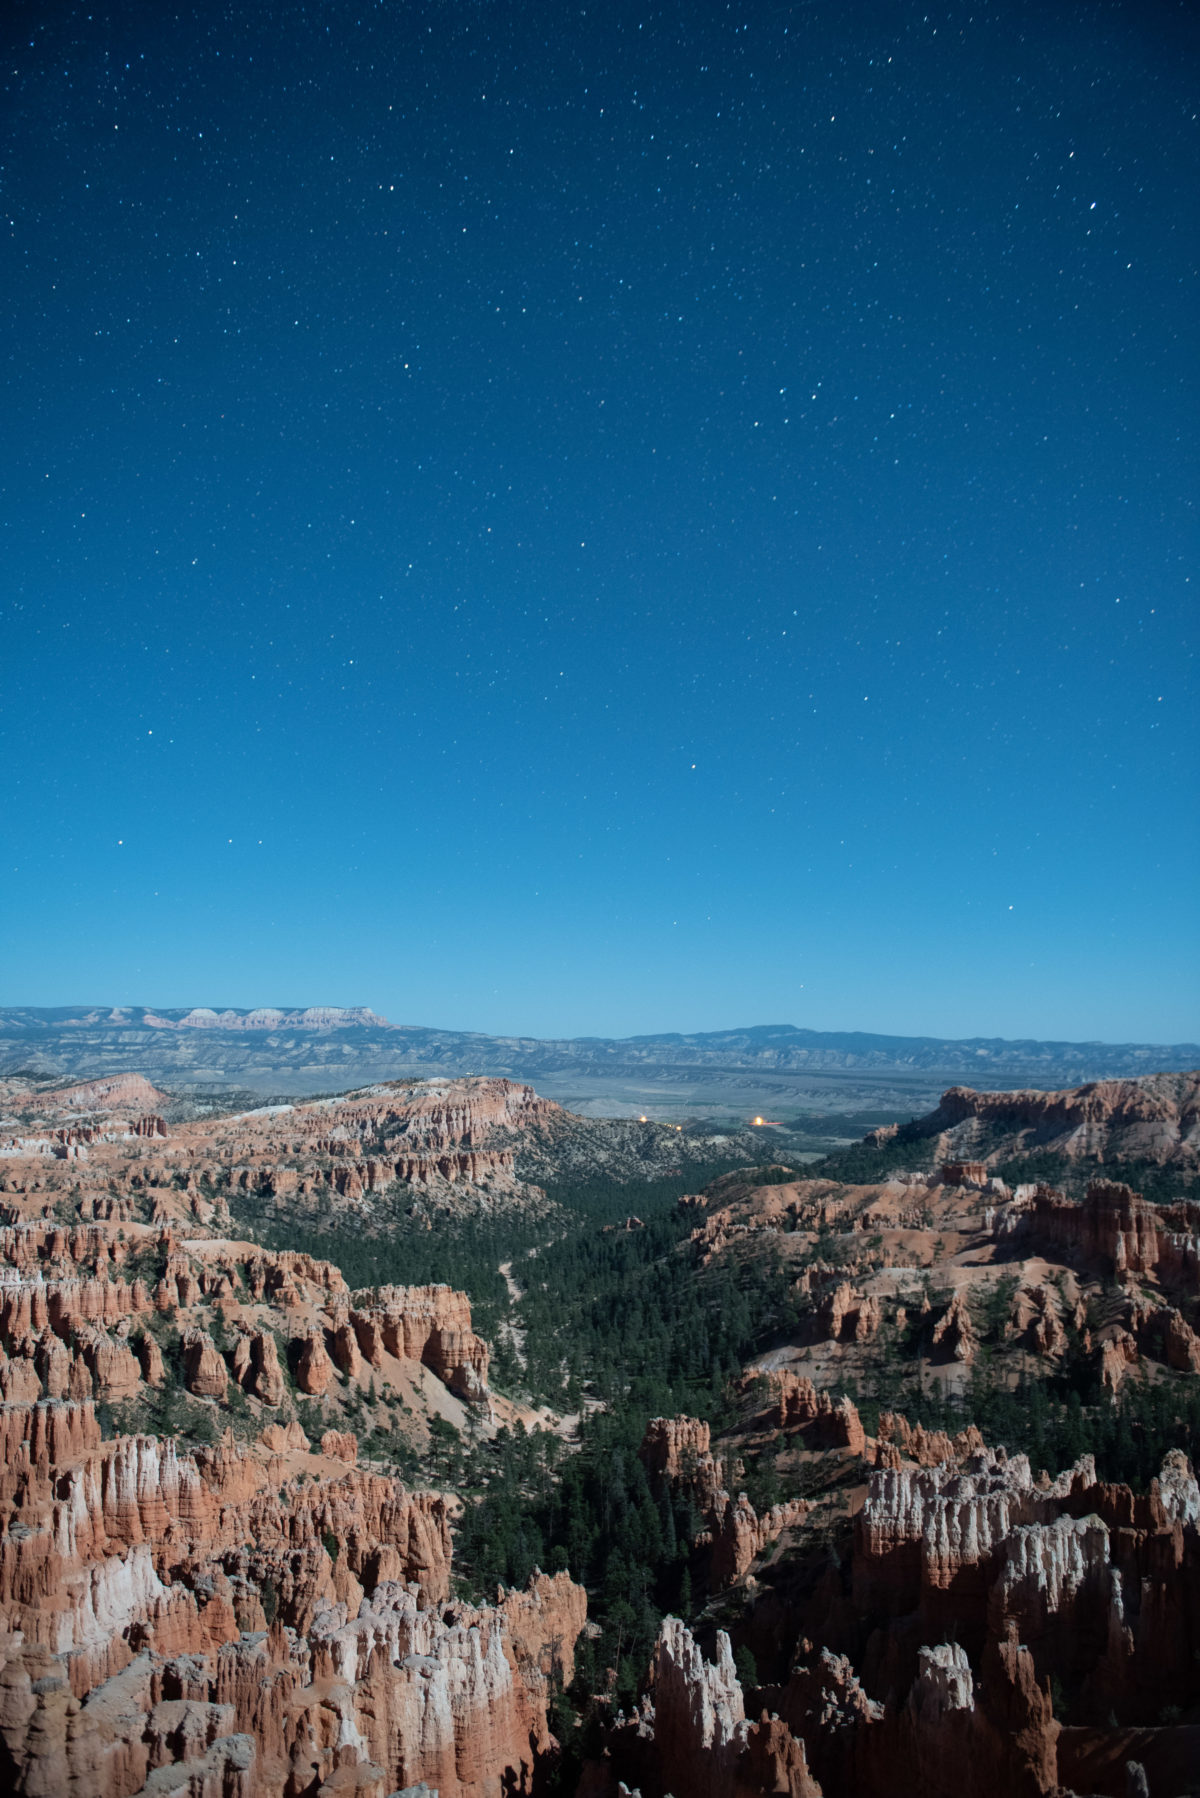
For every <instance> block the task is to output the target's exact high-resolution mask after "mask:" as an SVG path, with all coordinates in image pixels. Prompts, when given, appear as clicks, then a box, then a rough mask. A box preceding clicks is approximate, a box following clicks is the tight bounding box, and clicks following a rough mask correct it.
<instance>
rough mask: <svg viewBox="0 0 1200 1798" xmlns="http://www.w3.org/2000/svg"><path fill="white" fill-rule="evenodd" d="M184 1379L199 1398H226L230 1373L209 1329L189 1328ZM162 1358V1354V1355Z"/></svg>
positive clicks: (185, 1347)
mask: <svg viewBox="0 0 1200 1798" xmlns="http://www.w3.org/2000/svg"><path fill="white" fill-rule="evenodd" d="M183 1357H184V1381H185V1384H186V1385H187V1389H188V1391H189V1392H194V1393H195V1394H196V1396H197V1398H224V1397H225V1392H226V1388H227V1387H228V1385H229V1375H228V1372H227V1370H226V1367H225V1363H224V1361H223V1360H222V1359H221V1357H220V1355H219V1354H218V1353H217V1345H216V1343H215V1342H214V1341H213V1339H212V1337H211V1336H210V1335H209V1334H208V1331H207V1330H189V1331H188V1332H187V1334H186V1335H185V1336H184V1338H183ZM160 1359H161V1356H160Z"/></svg>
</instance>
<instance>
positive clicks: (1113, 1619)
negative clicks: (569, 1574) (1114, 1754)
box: [609, 1418, 1200, 1798]
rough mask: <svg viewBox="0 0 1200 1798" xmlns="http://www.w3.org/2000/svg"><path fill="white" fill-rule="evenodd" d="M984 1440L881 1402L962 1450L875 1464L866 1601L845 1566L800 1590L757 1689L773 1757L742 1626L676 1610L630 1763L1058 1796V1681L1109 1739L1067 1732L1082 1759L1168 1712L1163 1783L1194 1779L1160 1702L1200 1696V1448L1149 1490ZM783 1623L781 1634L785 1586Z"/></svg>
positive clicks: (852, 1788)
mask: <svg viewBox="0 0 1200 1798" xmlns="http://www.w3.org/2000/svg"><path fill="white" fill-rule="evenodd" d="M976 1441H977V1433H976V1432H972V1433H971V1434H970V1435H968V1436H967V1437H965V1438H960V1439H958V1440H957V1441H956V1442H954V1443H950V1442H948V1441H946V1440H945V1439H944V1438H943V1439H942V1440H940V1441H939V1440H938V1439H937V1438H935V1437H931V1436H928V1435H926V1434H925V1433H924V1432H917V1431H914V1430H912V1429H911V1428H910V1426H908V1424H907V1423H906V1422H905V1420H903V1419H897V1418H885V1419H884V1420H882V1421H881V1426H880V1446H881V1447H883V1448H886V1449H887V1450H888V1451H889V1453H890V1454H891V1455H893V1456H894V1455H896V1454H897V1451H898V1450H899V1448H900V1446H901V1445H903V1447H904V1449H905V1450H906V1451H911V1453H909V1454H906V1457H905V1458H906V1460H910V1461H911V1460H912V1459H918V1458H919V1459H921V1460H925V1461H927V1460H928V1458H929V1456H931V1455H932V1454H936V1453H937V1452H939V1451H940V1450H943V1449H945V1450H948V1451H950V1454H949V1455H948V1457H947V1458H946V1459H944V1460H942V1461H941V1462H940V1463H939V1464H937V1465H932V1466H930V1465H924V1466H918V1467H912V1466H911V1465H909V1466H907V1467H900V1466H898V1465H896V1464H895V1462H894V1461H893V1462H892V1464H890V1465H887V1466H883V1467H881V1468H880V1469H879V1470H878V1471H876V1472H875V1473H873V1474H872V1475H871V1476H870V1483H869V1489H868V1493H867V1499H866V1503H865V1505H864V1507H863V1509H862V1511H861V1513H860V1515H859V1517H858V1519H857V1522H856V1526H855V1534H854V1547H853V1551H852V1557H851V1563H850V1566H849V1569H848V1573H849V1576H850V1581H851V1587H852V1592H853V1605H852V1608H848V1607H847V1606H846V1603H845V1599H844V1597H843V1588H842V1581H841V1579H833V1580H832V1581H830V1580H827V1581H825V1582H823V1583H822V1582H817V1583H816V1584H815V1585H812V1586H811V1588H808V1589H806V1588H803V1587H802V1588H801V1589H799V1590H798V1592H797V1595H796V1598H795V1600H794V1601H793V1602H794V1603H795V1604H796V1605H798V1607H799V1609H798V1611H797V1613H796V1614H795V1620H794V1622H793V1624H792V1628H793V1630H796V1631H798V1632H799V1634H800V1639H799V1640H798V1641H797V1642H796V1645H795V1648H794V1649H793V1650H790V1651H789V1652H788V1657H787V1665H788V1672H787V1676H786V1678H785V1679H784V1682H783V1683H782V1684H779V1685H775V1686H771V1685H765V1686H764V1685H760V1687H759V1689H758V1690H757V1691H756V1693H755V1694H754V1702H755V1705H756V1706H757V1705H759V1704H762V1705H765V1707H766V1708H765V1709H764V1712H763V1716H764V1724H763V1726H761V1727H764V1728H765V1727H767V1726H768V1722H769V1727H770V1731H771V1736H770V1743H771V1748H772V1753H773V1756H774V1758H771V1759H770V1760H769V1764H767V1763H766V1761H764V1762H763V1763H762V1764H758V1763H756V1762H755V1760H754V1758H753V1757H752V1756H751V1755H749V1754H748V1752H747V1750H748V1747H749V1737H750V1734H751V1730H750V1729H748V1728H747V1725H746V1721H745V1715H746V1708H747V1707H746V1694H745V1693H744V1692H743V1691H742V1689H741V1687H740V1684H739V1682H738V1679H737V1675H736V1671H735V1666H734V1661H733V1656H732V1652H731V1648H730V1644H729V1642H728V1639H727V1638H725V1637H723V1636H721V1635H718V1637H717V1654H716V1660H715V1662H712V1663H710V1662H708V1661H707V1660H706V1659H705V1658H704V1656H703V1655H702V1654H701V1653H700V1651H699V1649H698V1647H697V1645H696V1643H695V1641H694V1639H693V1638H692V1637H691V1635H690V1633H689V1632H688V1631H686V1630H685V1629H684V1627H683V1626H682V1625H681V1624H679V1623H677V1622H676V1621H675V1620H674V1619H668V1620H667V1621H666V1622H665V1623H664V1625H663V1628H662V1632H661V1634H660V1638H659V1643H658V1648H657V1650H656V1654H655V1664H654V1687H653V1704H652V1705H650V1704H646V1705H644V1706H643V1707H641V1708H640V1710H639V1711H638V1712H637V1713H636V1714H635V1716H634V1717H633V1719H632V1720H627V1721H623V1722H620V1723H619V1724H618V1727H617V1728H616V1729H615V1730H614V1731H612V1732H611V1734H610V1737H609V1746H610V1753H611V1755H612V1757H613V1764H614V1768H615V1769H616V1770H617V1771H620V1772H621V1774H622V1776H623V1777H626V1778H628V1779H632V1778H634V1777H638V1776H640V1778H642V1779H643V1780H645V1781H646V1783H647V1784H650V1785H652V1786H653V1789H655V1790H667V1789H670V1790H674V1791H676V1792H679V1791H686V1792H689V1793H691V1792H696V1793H701V1794H705V1793H712V1794H717V1793H720V1794H725V1793H736V1794H743V1795H746V1798H749V1795H750V1794H765V1793H768V1792H773V1793H778V1792H786V1791H790V1790H793V1789H798V1790H802V1791H808V1790H811V1789H812V1788H811V1786H808V1785H804V1784H800V1785H798V1786H795V1787H794V1786H792V1785H789V1784H788V1783H787V1781H788V1779H789V1778H792V1777H797V1778H799V1779H802V1780H812V1779H816V1780H819V1781H820V1782H821V1786H822V1788H823V1789H824V1790H825V1791H826V1792H830V1793H835V1792H854V1793H855V1794H857V1795H859V1798H893V1795H899V1798H925V1795H926V1794H932V1795H933V1798H960V1795H962V1798H994V1795H995V1794H1011V1795H1012V1798H1018V1795H1020V1798H1035V1795H1040V1798H1051V1794H1056V1793H1058V1792H1059V1791H1060V1789H1061V1787H1060V1781H1061V1779H1062V1776H1063V1772H1064V1766H1063V1761H1062V1759H1061V1757H1060V1740H1061V1739H1063V1738H1062V1736H1061V1719H1059V1718H1056V1717H1055V1715H1054V1710H1053V1705H1052V1701H1051V1697H1050V1692H1051V1690H1052V1689H1062V1690H1065V1691H1068V1692H1070V1693H1073V1694H1075V1695H1076V1696H1075V1697H1074V1698H1073V1699H1072V1702H1073V1703H1075V1704H1076V1705H1080V1706H1085V1707H1088V1708H1087V1709H1085V1711H1084V1713H1083V1717H1085V1718H1086V1717H1088V1716H1090V1717H1091V1719H1092V1723H1091V1728H1092V1736H1091V1738H1090V1741H1091V1744H1092V1746H1091V1747H1090V1748H1089V1747H1088V1746H1087V1745H1086V1743H1085V1741H1084V1740H1083V1735H1084V1732H1083V1731H1082V1730H1079V1729H1078V1728H1077V1729H1076V1730H1075V1731H1068V1732H1067V1734H1068V1735H1070V1736H1071V1737H1072V1742H1071V1750H1070V1754H1071V1761H1070V1763H1069V1764H1073V1765H1083V1764H1085V1762H1086V1764H1088V1765H1089V1766H1091V1767H1092V1768H1093V1769H1095V1768H1096V1766H1097V1765H1098V1759H1099V1757H1098V1755H1097V1753H1096V1746H1097V1745H1098V1744H1099V1742H1100V1741H1102V1740H1107V1741H1108V1742H1109V1743H1110V1744H1111V1743H1112V1742H1114V1741H1115V1742H1118V1743H1119V1742H1121V1741H1133V1740H1134V1739H1135V1735H1134V1732H1135V1730H1136V1729H1138V1728H1139V1727H1141V1728H1143V1729H1144V1727H1145V1726H1146V1725H1149V1724H1151V1723H1158V1724H1159V1727H1158V1729H1157V1730H1156V1731H1154V1732H1152V1733H1153V1734H1154V1735H1155V1748H1154V1756H1155V1759H1154V1764H1155V1766H1156V1767H1157V1768H1160V1769H1162V1770H1163V1774H1164V1776H1163V1778H1162V1780H1161V1781H1160V1784H1159V1785H1158V1786H1157V1787H1156V1788H1155V1789H1156V1790H1159V1791H1161V1792H1162V1793H1163V1795H1164V1798H1167V1795H1168V1794H1181V1793H1183V1792H1185V1791H1186V1790H1188V1789H1189V1788H1188V1785H1187V1783H1186V1780H1187V1775H1186V1773H1185V1772H1184V1769H1185V1768H1186V1767H1187V1765H1188V1761H1189V1750H1188V1748H1187V1746H1186V1743H1187V1742H1188V1741H1189V1740H1190V1739H1191V1737H1192V1735H1193V1734H1194V1731H1191V1730H1189V1727H1188V1725H1187V1724H1185V1723H1184V1724H1178V1725H1165V1726H1164V1725H1163V1724H1162V1722H1161V1721H1160V1719H1161V1717H1162V1716H1163V1715H1164V1713H1163V1709H1162V1707H1163V1706H1164V1704H1165V1705H1166V1706H1168V1707H1172V1706H1174V1707H1175V1712H1174V1713H1171V1712H1170V1709H1169V1708H1168V1712H1167V1713H1165V1714H1168V1715H1169V1714H1178V1712H1179V1711H1180V1710H1183V1711H1186V1707H1187V1706H1188V1705H1189V1704H1191V1703H1194V1702H1195V1698H1196V1673H1195V1662H1194V1659H1193V1655H1192V1648H1191V1643H1192V1632H1193V1631H1194V1627H1195V1625H1194V1619H1195V1617H1196V1615H1197V1609H1196V1606H1197V1601H1198V1600H1200V1533H1198V1529H1197V1526H1198V1524H1200V1487H1197V1484H1196V1480H1195V1476H1194V1474H1193V1472H1192V1469H1191V1467H1190V1465H1189V1464H1188V1463H1187V1462H1186V1460H1185V1459H1184V1457H1183V1456H1182V1455H1179V1454H1178V1453H1173V1454H1171V1455H1168V1457H1167V1459H1166V1461H1165V1462H1164V1465H1163V1469H1162V1472H1161V1474H1160V1476H1159V1478H1158V1480H1157V1481H1156V1482H1155V1483H1154V1486H1153V1488H1152V1491H1151V1493H1150V1494H1149V1495H1148V1496H1147V1497H1145V1498H1136V1497H1135V1496H1134V1495H1133V1494H1132V1493H1131V1492H1130V1491H1129V1490H1128V1488H1126V1487H1110V1486H1101V1485H1098V1484H1097V1483H1096V1481H1095V1477H1094V1474H1093V1472H1092V1469H1091V1466H1090V1463H1089V1462H1088V1461H1086V1460H1085V1461H1084V1462H1081V1463H1080V1464H1079V1465H1078V1466H1077V1467H1076V1468H1074V1469H1072V1470H1070V1471H1069V1472H1068V1473H1067V1474H1065V1475H1063V1476H1062V1477H1061V1478H1060V1479H1058V1480H1055V1481H1053V1482H1050V1481H1047V1480H1045V1479H1042V1480H1034V1479H1033V1477H1032V1475H1031V1473H1030V1470H1029V1465H1028V1462H1027V1461H1026V1460H1025V1459H1024V1457H1022V1456H1015V1457H1012V1458H1006V1457H1004V1456H1003V1455H997V1454H992V1453H990V1452H988V1451H985V1450H981V1449H977V1448H976ZM754 1627H755V1626H754V1621H753V1615H751V1621H750V1624H749V1628H750V1631H751V1635H753V1631H754ZM766 1627H767V1629H768V1640H770V1641H773V1640H775V1639H776V1638H777V1637H778V1636H779V1633H780V1631H781V1628H782V1627H783V1624H782V1616H781V1612H780V1605H779V1600H778V1598H772V1599H771V1600H770V1602H769V1605H768V1610H767V1620H766ZM822 1637H824V1638H825V1645H823V1646H820V1647H819V1648H814V1647H813V1642H814V1641H817V1642H820V1641H821V1638H822ZM760 1678H761V1676H760ZM1053 1682H1058V1685H1057V1687H1056V1686H1055V1685H1054V1683H1053ZM768 1713H773V1715H770V1716H769V1717H768ZM1082 1720H1083V1719H1082V1718H1081V1719H1080V1721H1082ZM1105 1731H1107V1736H1105V1734H1104V1732H1105ZM1122 1732H1123V1733H1122ZM1168 1738H1170V1739H1171V1740H1168ZM1139 1739H1144V1738H1139ZM1172 1740H1173V1741H1174V1744H1175V1745H1174V1747H1172V1746H1171V1741H1172ZM764 1746H765V1744H764ZM789 1755H790V1756H792V1759H791V1760H790V1761H789V1760H788V1758H787V1757H788V1756H789ZM1089 1756H1090V1758H1089ZM1171 1768H1174V1769H1175V1772H1174V1774H1172V1773H1171V1772H1170V1769H1171ZM785 1769H791V1771H785ZM809 1769H811V1772H810V1771H809ZM1115 1777H1116V1778H1117V1779H1119V1781H1120V1782H1121V1783H1119V1784H1107V1783H1103V1782H1102V1781H1101V1782H1099V1783H1098V1786H1097V1785H1092V1786H1091V1787H1090V1788H1089V1789H1092V1790H1096V1789H1099V1790H1102V1791H1104V1792H1106V1793H1111V1794H1113V1798H1118V1795H1119V1794H1120V1793H1122V1792H1123V1791H1124V1790H1125V1787H1124V1783H1123V1782H1124V1766H1123V1763H1120V1764H1118V1765H1117V1766H1116V1769H1115ZM610 1789H611V1788H610Z"/></svg>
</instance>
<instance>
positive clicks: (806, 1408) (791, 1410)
mask: <svg viewBox="0 0 1200 1798" xmlns="http://www.w3.org/2000/svg"><path fill="white" fill-rule="evenodd" d="M766 1378H767V1384H768V1387H769V1389H770V1391H771V1393H772V1396H773V1398H775V1399H776V1400H777V1406H776V1409H775V1412H774V1417H773V1422H774V1424H775V1427H776V1428H777V1429H779V1430H782V1431H784V1432H785V1433H786V1432H787V1431H790V1430H803V1431H804V1432H805V1433H806V1435H807V1436H809V1438H810V1440H811V1441H812V1443H813V1445H814V1446H815V1447H820V1448H844V1449H848V1450H849V1452H850V1453H851V1454H855V1455H860V1454H862V1453H863V1451H864V1448H865V1446H866V1435H865V1433H864V1431H863V1427H862V1421H861V1419H860V1418H859V1415H858V1410H857V1407H856V1406H855V1405H854V1404H852V1403H851V1401H850V1400H849V1399H848V1398H841V1399H837V1400H835V1399H834V1398H833V1397H832V1395H831V1394H830V1393H828V1392H825V1391H823V1390H820V1391H819V1390H818V1389H817V1388H816V1387H815V1386H814V1385H813V1382H812V1381H811V1380H810V1379H807V1378H805V1376H804V1375H802V1374H795V1373H792V1372H791V1371H790V1369H786V1368H785V1369H780V1370H779V1371H776V1372H771V1373H769V1374H768V1375H767V1376H766Z"/></svg>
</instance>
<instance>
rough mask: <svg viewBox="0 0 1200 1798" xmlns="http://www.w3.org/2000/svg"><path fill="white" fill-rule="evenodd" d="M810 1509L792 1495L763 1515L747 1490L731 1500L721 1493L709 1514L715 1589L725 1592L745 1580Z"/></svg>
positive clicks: (725, 1493)
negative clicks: (748, 1495)
mask: <svg viewBox="0 0 1200 1798" xmlns="http://www.w3.org/2000/svg"><path fill="white" fill-rule="evenodd" d="M809 1508H810V1507H809V1506H808V1505H807V1504H806V1503H805V1501H804V1500H803V1499H802V1498H793V1499H789V1500H787V1501H786V1503H784V1504H778V1505H772V1506H771V1508H770V1510H768V1511H765V1512H764V1513H763V1515H762V1516H761V1517H760V1516H759V1514H758V1512H757V1511H756V1510H755V1508H754V1506H753V1505H752V1504H751V1503H750V1500H749V1499H748V1498H747V1497H746V1494H745V1493H744V1492H740V1493H739V1494H738V1496H737V1498H736V1499H731V1498H730V1496H729V1494H728V1493H727V1492H719V1493H718V1494H717V1496H716V1499H715V1501H714V1504H713V1506H712V1510H711V1511H710V1513H709V1528H708V1536H709V1540H710V1543H711V1555H710V1558H709V1584H710V1586H711V1587H712V1590H713V1591H714V1592H721V1591H724V1590H725V1588H726V1587H728V1586H732V1585H734V1584H735V1583H736V1582H737V1581H738V1580H740V1579H743V1578H744V1577H745V1575H746V1574H747V1573H749V1572H750V1569H751V1568H752V1567H753V1566H754V1565H755V1563H756V1562H758V1561H760V1560H762V1558H763V1556H764V1555H765V1554H766V1552H767V1550H768V1549H769V1548H770V1546H771V1545H772V1544H773V1543H775V1542H778V1540H779V1538H780V1537H781V1536H783V1535H784V1534H786V1533H787V1532H788V1531H790V1530H796V1529H799V1528H800V1526H801V1525H802V1524H803V1523H804V1522H805V1520H806V1518H807V1517H808V1513H809Z"/></svg>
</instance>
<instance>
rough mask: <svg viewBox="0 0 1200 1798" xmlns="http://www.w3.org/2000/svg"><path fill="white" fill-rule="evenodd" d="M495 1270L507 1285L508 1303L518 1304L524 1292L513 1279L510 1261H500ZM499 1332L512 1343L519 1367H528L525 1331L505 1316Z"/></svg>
mask: <svg viewBox="0 0 1200 1798" xmlns="http://www.w3.org/2000/svg"><path fill="white" fill-rule="evenodd" d="M497 1272H498V1273H499V1274H500V1276H501V1278H502V1279H503V1281H504V1284H505V1285H506V1286H507V1287H508V1302H509V1304H510V1305H517V1304H520V1302H521V1300H522V1299H523V1298H524V1297H525V1294H524V1292H523V1291H522V1290H521V1288H520V1287H519V1286H518V1285H517V1282H516V1281H515V1280H514V1279H513V1271H512V1262H511V1261H502V1262H501V1263H500V1265H499V1268H498V1269H497ZM500 1334H501V1335H502V1336H503V1337H505V1338H506V1340H507V1341H508V1342H509V1343H510V1344H511V1345H512V1352H513V1354H514V1355H515V1356H516V1357H517V1360H518V1361H519V1362H520V1364H521V1367H522V1368H526V1367H528V1365H529V1362H528V1360H527V1359H526V1355H525V1332H524V1330H522V1329H521V1327H520V1325H519V1324H515V1323H513V1322H512V1321H511V1319H509V1318H505V1320H504V1322H503V1323H502V1324H501V1325H500Z"/></svg>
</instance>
